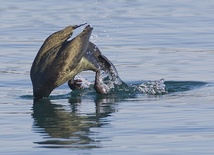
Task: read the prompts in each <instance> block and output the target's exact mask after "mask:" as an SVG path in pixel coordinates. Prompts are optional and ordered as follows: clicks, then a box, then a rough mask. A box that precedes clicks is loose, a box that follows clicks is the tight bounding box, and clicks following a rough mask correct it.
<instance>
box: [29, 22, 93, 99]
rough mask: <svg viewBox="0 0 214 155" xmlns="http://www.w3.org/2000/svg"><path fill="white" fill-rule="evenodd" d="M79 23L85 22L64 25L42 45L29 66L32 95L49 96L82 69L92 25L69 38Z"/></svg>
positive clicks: (36, 96) (38, 97)
mask: <svg viewBox="0 0 214 155" xmlns="http://www.w3.org/2000/svg"><path fill="white" fill-rule="evenodd" d="M82 25H85V24H81V25H74V26H67V27H65V28H64V29H62V30H60V31H57V32H55V33H53V34H51V35H50V36H49V37H48V38H47V39H46V40H45V41H44V43H43V44H42V46H41V48H40V49H39V51H38V53H37V55H36V57H35V59H34V61H33V63H32V67H31V69H30V77H31V81H32V85H33V96H34V98H37V99H40V98H44V97H48V96H49V95H50V94H51V92H52V91H53V90H54V89H55V88H56V87H58V86H60V85H62V84H63V83H65V82H67V81H68V80H70V79H72V78H73V77H74V76H75V75H76V74H77V73H79V72H80V71H81V63H82V62H81V59H82V57H83V55H84V54H85V53H86V51H87V48H88V44H89V38H90V35H91V32H92V30H93V28H92V27H91V26H90V25H87V26H86V27H85V28H84V30H83V31H82V32H81V33H80V34H79V35H77V36H76V37H74V38H73V39H72V40H68V39H69V38H70V37H71V35H72V34H73V31H74V30H75V29H76V28H78V27H80V26H82ZM80 62H81V63H80ZM79 63H80V65H79ZM77 66H78V67H79V68H78V67H77ZM83 66H84V65H83ZM83 69H84V67H83Z"/></svg>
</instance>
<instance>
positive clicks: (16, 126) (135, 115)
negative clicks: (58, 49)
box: [0, 0, 214, 155]
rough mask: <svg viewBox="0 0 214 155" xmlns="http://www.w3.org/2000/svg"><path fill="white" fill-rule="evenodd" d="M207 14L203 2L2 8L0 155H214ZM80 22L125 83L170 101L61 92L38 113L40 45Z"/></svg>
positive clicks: (211, 33) (213, 48) (213, 51)
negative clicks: (154, 87) (156, 89)
mask: <svg viewBox="0 0 214 155" xmlns="http://www.w3.org/2000/svg"><path fill="white" fill-rule="evenodd" d="M213 7H214V2H213V1H209V0H207V1H203V2H202V1H193V0H188V1H178V0H175V1H169V0H157V1H151V2H150V1H145V0H136V1H125V0H119V1H117V2H116V1H112V0H105V1H100V0H93V1H90V3H88V2H87V1H70V2H67V1H63V0H61V1H40V0H39V1H35V2H28V1H25V0H20V1H15V0H9V1H4V2H1V6H0V20H1V24H0V73H1V76H0V97H1V101H0V125H1V128H0V139H1V142H0V154H10V155H13V154H14V155H19V154H20V155H25V154H26V155H29V154H59V153H61V154H152V155H154V154H170V155H171V154H178V155H180V154H198V155H199V154H200V155H201V154H213V153H214V149H213V146H214V141H213V140H214V136H213V133H214V121H213V117H214V105H213V103H214V98H213V93H214V85H213V82H214V80H213V77H214V72H213V66H214V63H213V59H214V44H213V40H214V27H213V25H214V22H213V21H214V17H213V14H214V10H213ZM85 22H87V23H89V24H91V25H92V26H93V27H94V30H93V34H92V37H91V41H92V42H94V43H96V44H97V45H98V47H99V48H100V50H101V51H102V53H103V54H104V55H105V56H107V57H108V58H109V59H110V60H111V61H112V62H113V63H114V64H115V66H116V68H117V70H118V71H119V75H120V77H121V78H122V79H123V80H124V81H125V82H127V83H129V84H140V83H141V82H142V81H146V80H158V79H161V78H164V79H165V81H166V83H165V84H166V86H167V88H168V90H169V92H170V93H169V94H165V95H145V94H140V93H132V92H129V93H117V94H112V95H107V96H103V95H97V94H96V93H95V92H94V91H93V90H90V91H82V92H71V91H70V90H69V88H68V86H67V85H66V84H65V85H63V86H61V87H59V88H58V89H56V90H54V92H53V93H52V94H51V96H50V98H49V99H44V100H42V101H41V103H40V104H36V105H34V104H33V97H32V86H31V81H30V77H29V70H30V67H31V64H32V62H33V60H34V57H35V55H36V53H37V51H38V49H39V48H40V46H41V44H42V43H43V41H44V39H46V38H47V36H48V35H50V34H51V33H53V32H55V31H57V30H59V29H62V28H64V27H65V26H68V25H72V24H81V23H85ZM81 30H82V29H81V28H80V29H79V30H77V31H76V32H75V33H74V35H76V34H78V33H79V32H81ZM83 75H84V76H86V78H88V79H89V80H93V79H94V73H92V72H86V73H84V74H83Z"/></svg>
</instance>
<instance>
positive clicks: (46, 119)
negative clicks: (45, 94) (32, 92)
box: [32, 96, 116, 148]
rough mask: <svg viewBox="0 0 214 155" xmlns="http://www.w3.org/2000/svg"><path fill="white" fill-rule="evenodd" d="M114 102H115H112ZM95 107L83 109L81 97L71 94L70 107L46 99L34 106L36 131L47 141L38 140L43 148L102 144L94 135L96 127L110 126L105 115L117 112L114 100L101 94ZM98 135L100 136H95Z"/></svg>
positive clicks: (92, 146)
mask: <svg viewBox="0 0 214 155" xmlns="http://www.w3.org/2000/svg"><path fill="white" fill-rule="evenodd" d="M112 101H113V102H112ZM94 102H95V110H94V112H91V113H86V114H84V113H81V112H79V110H78V109H79V106H81V104H82V102H81V97H80V96H76V98H75V97H74V96H71V98H70V99H69V103H70V105H69V108H70V109H69V110H67V109H66V107H64V106H63V105H58V104H53V103H51V101H50V100H49V99H43V100H40V101H39V102H36V103H34V105H33V114H32V116H33V118H34V123H33V130H34V132H36V133H41V135H42V136H43V137H44V139H45V140H44V141H42V142H35V143H37V144H40V146H41V147H47V148H49V147H50V148H52V147H54V148H60V147H74V148H97V147H101V146H100V144H99V142H100V140H97V139H95V138H93V137H94V135H96V132H93V131H91V129H92V128H99V127H102V126H104V125H107V124H108V122H107V121H105V120H103V118H105V117H108V116H109V115H110V114H111V113H113V112H115V111H116V109H115V105H114V100H111V99H106V98H105V97H102V96H98V97H97V98H96V99H95V101H94ZM95 137H96V136H95Z"/></svg>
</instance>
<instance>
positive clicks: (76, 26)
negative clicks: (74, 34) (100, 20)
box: [73, 23, 87, 29]
mask: <svg viewBox="0 0 214 155" xmlns="http://www.w3.org/2000/svg"><path fill="white" fill-rule="evenodd" d="M85 24H87V23H84V24H80V25H74V27H73V28H74V29H76V28H78V27H81V26H83V25H85Z"/></svg>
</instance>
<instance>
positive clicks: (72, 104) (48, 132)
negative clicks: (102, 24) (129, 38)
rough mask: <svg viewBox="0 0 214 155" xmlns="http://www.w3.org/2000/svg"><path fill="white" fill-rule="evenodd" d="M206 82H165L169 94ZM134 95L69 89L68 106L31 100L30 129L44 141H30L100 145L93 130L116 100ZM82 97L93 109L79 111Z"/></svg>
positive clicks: (67, 145) (54, 145)
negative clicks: (31, 118) (31, 117)
mask: <svg viewBox="0 0 214 155" xmlns="http://www.w3.org/2000/svg"><path fill="white" fill-rule="evenodd" d="M206 84H207V83H205V82H197V81H166V86H167V88H168V91H169V93H174V92H181V91H188V90H192V89H196V88H200V87H202V86H205V85H206ZM60 96H61V97H63V96H62V95H60ZM65 97H67V95H65ZM137 97H138V96H137V94H136V92H134V93H130V92H124V91H123V92H115V93H113V94H110V95H97V94H96V92H95V91H92V90H90V89H88V90H78V91H74V92H72V93H71V94H70V98H69V100H68V102H69V105H62V104H54V103H52V102H51V101H50V99H43V100H40V101H34V102H35V103H34V104H33V114H32V116H33V118H34V123H33V130H34V132H36V133H41V136H42V137H43V138H44V141H39V142H34V143H36V144H39V145H40V147H45V148H99V147H102V146H101V139H99V138H97V137H98V136H96V135H98V134H99V133H98V132H96V131H94V129H96V128H101V127H104V126H106V125H108V124H109V123H110V122H108V121H109V119H108V120H107V119H105V118H107V117H109V116H111V114H112V113H114V112H117V111H118V109H117V106H116V105H117V104H116V103H117V102H120V101H123V100H126V99H130V98H137ZM149 97H151V96H149ZM153 97H154V98H155V97H158V95H153ZM52 98H53V97H52ZM55 98H57V97H55ZM86 98H88V100H93V101H94V109H92V111H90V110H89V111H90V112H89V111H87V112H82V111H81V110H80V107H81V106H83V107H84V106H86V104H87V103H84V101H85V100H87V99H86ZM53 101H54V100H53ZM99 137H100V136H99ZM106 138H107V137H105V139H106Z"/></svg>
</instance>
